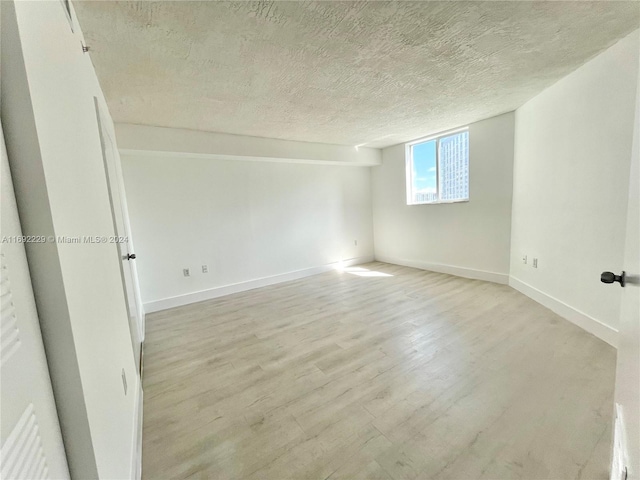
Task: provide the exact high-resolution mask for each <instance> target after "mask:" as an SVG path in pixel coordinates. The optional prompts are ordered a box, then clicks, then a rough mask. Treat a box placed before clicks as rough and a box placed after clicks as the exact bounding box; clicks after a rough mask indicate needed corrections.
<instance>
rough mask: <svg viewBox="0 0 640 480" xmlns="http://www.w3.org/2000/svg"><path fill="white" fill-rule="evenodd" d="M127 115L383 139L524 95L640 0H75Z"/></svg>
mask: <svg viewBox="0 0 640 480" xmlns="http://www.w3.org/2000/svg"><path fill="white" fill-rule="evenodd" d="M74 5H75V6H76V11H77V15H78V17H79V19H80V23H81V27H82V29H83V31H84V34H85V38H86V40H87V43H88V44H89V45H90V46H91V58H92V60H93V62H94V64H95V67H96V70H97V73H98V76H99V78H100V82H101V84H102V87H103V89H104V91H105V94H106V97H107V100H108V102H109V108H110V110H111V113H112V115H113V117H114V119H115V121H117V122H123V123H134V124H144V125H156V126H163V127H179V128H188V129H193V130H205V131H212V132H225V133H235V134H242V135H254V136H260V137H272V138H282V139H289V140H301V141H310V142H323V143H336V144H345V145H362V144H364V145H366V146H371V147H383V146H387V145H393V144H396V143H400V142H403V141H407V140H411V139H415V138H417V137H421V136H424V135H426V134H429V133H434V132H437V131H442V130H445V129H448V128H453V127H457V126H461V125H464V124H467V123H471V122H474V121H477V120H480V119H483V118H487V117H490V116H493V115H496V114H499V113H503V112H507V111H511V110H513V109H515V108H517V107H518V106H520V105H522V104H523V103H524V102H526V101H527V100H528V99H530V98H531V97H533V96H534V95H536V94H537V93H538V92H540V91H541V90H543V89H544V88H545V87H547V86H549V85H551V84H552V83H554V82H555V81H557V80H558V79H560V78H562V77H563V76H564V75H566V74H568V73H569V72H571V71H572V70H575V69H576V68H577V67H578V66H580V65H581V64H583V63H584V62H585V61H586V60H588V59H589V58H591V57H593V56H594V55H596V54H597V53H599V52H600V51H602V50H604V49H606V48H607V47H609V46H610V45H612V44H613V43H615V42H616V40H618V39H620V38H622V37H623V36H625V35H626V34H628V33H630V32H631V31H632V30H634V29H636V28H638V26H639V24H640V3H638V2H587V1H573V2H525V1H510V2H455V1H454V2H426V1H425V2H408V1H407V2H382V1H368V2H367V1H358V2H342V1H325V2H315V1H297V2H281V1H275V2H274V1H259V2H240V1H238V2H215V1H209V2H184V1H175V2H172V1H159V2H149V1H142V2H113V1H107V2H93V1H89V2H74Z"/></svg>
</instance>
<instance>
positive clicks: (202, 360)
mask: <svg viewBox="0 0 640 480" xmlns="http://www.w3.org/2000/svg"><path fill="white" fill-rule="evenodd" d="M614 377H615V350H614V349H613V348H612V347H610V346H609V345H607V344H606V343H604V342H602V341H601V340H598V339H597V338H595V337H594V336H592V335H590V334H588V333H586V332H585V331H583V330H581V329H580V328H578V327H576V326H575V325H573V324H571V323H569V322H567V321H565V320H563V319H562V318H560V317H558V316H557V315H555V314H554V313H553V312H551V311H549V310H547V309H546V308H544V307H542V306H541V305H539V304H537V303H536V302H534V301H532V300H530V299H529V298H527V297H525V296H523V295H522V294H520V293H519V292H517V291H515V290H513V289H511V288H510V287H508V286H504V285H497V284H493V283H488V282H482V281H478V280H468V279H463V278H458V277H453V276H450V275H445V274H440V273H433V272H427V271H422V270H416V269H411V268H406V267H400V266H396V265H389V264H383V263H378V262H375V263H371V264H367V265H362V266H359V267H351V268H347V269H346V270H345V271H335V272H329V273H325V274H322V275H317V276H313V277H308V278H304V279H301V280H297V281H293V282H288V283H283V284H279V285H274V286H269V287H264V288H260V289H256V290H251V291H248V292H243V293H239V294H235V295H230V296H227V297H223V298H219V299H215V300H211V301H207V302H201V303H198V304H193V305H188V306H184V307H179V308H174V309H171V310H165V311H163V312H157V313H154V314H151V315H149V316H148V318H147V335H146V343H145V375H144V390H145V396H144V403H145V404H144V434H143V477H144V478H146V479H165V478H166V479H182V478H190V479H200V478H202V479H205V478H206V479H224V480H231V479H251V480H268V479H273V480H284V479H292V480H306V479H314V480H315V479H319V480H324V479H330V480H338V479H384V480H389V479H392V480H401V479H408V480H415V479H420V480H423V479H434V480H435V479H438V480H440V479H483V478H486V479H532V480H533V479H535V480H541V479H552V480H556V479H557V480H559V479H605V478H608V473H607V472H608V467H609V445H610V441H611V422H612V418H611V417H612V410H613V386H614Z"/></svg>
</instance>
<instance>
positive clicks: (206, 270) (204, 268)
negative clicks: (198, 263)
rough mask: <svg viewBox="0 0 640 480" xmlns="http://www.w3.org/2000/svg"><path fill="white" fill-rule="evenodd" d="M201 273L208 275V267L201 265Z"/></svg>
mask: <svg viewBox="0 0 640 480" xmlns="http://www.w3.org/2000/svg"><path fill="white" fill-rule="evenodd" d="M202 273H209V267H208V266H206V265H202Z"/></svg>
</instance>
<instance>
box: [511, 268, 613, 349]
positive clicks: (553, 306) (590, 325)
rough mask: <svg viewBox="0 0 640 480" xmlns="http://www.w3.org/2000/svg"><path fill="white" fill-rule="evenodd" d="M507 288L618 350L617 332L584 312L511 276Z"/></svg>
mask: <svg viewBox="0 0 640 480" xmlns="http://www.w3.org/2000/svg"><path fill="white" fill-rule="evenodd" d="M509 286H511V287H512V288H514V289H516V290H518V291H519V292H520V293H522V294H524V295H526V296H527V297H529V298H531V299H533V300H535V301H536V302H538V303H539V304H541V305H543V306H545V307H547V308H548V309H549V310H551V311H553V312H555V313H557V314H558V315H560V316H561V317H562V318H564V319H566V320H569V321H570V322H571V323H573V324H575V325H577V326H578V327H580V328H582V329H583V330H586V331H587V332H589V333H591V334H593V335H595V336H596V337H598V338H599V339H600V340H603V341H605V342H607V343H608V344H609V345H611V346H612V347H614V348H618V331H617V330H616V329H615V328H612V327H610V326H609V325H606V324H604V323H602V322H601V321H600V320H597V319H595V318H593V317H590V316H589V315H587V314H586V313H584V312H581V311H580V310H578V309H576V308H574V307H572V306H571V305H567V304H566V303H565V302H563V301H562V300H558V299H557V298H555V297H552V296H551V295H549V294H548V293H545V292H543V291H541V290H538V289H537V288H535V287H532V286H531V285H529V284H528V283H525V282H523V281H522V280H519V279H517V278H515V277H513V276H510V277H509Z"/></svg>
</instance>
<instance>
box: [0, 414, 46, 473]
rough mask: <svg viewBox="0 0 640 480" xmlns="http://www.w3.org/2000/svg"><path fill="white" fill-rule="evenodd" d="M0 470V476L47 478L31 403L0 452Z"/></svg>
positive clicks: (38, 431) (40, 440)
mask: <svg viewBox="0 0 640 480" xmlns="http://www.w3.org/2000/svg"><path fill="white" fill-rule="evenodd" d="M0 457H1V459H2V470H1V471H0V477H2V478H11V479H25V480H27V479H28V480H40V479H46V478H49V469H48V467H47V461H46V458H45V456H44V451H43V449H42V439H41V438H40V429H39V427H38V420H37V419H36V413H35V409H34V407H33V404H31V403H30V404H29V406H28V407H27V408H26V409H25V411H24V413H23V414H22V416H21V417H20V420H18V423H17V424H16V426H15V427H14V428H13V430H12V431H11V433H10V434H9V436H8V437H7V440H6V442H5V443H4V445H2V450H1V453H0Z"/></svg>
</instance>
